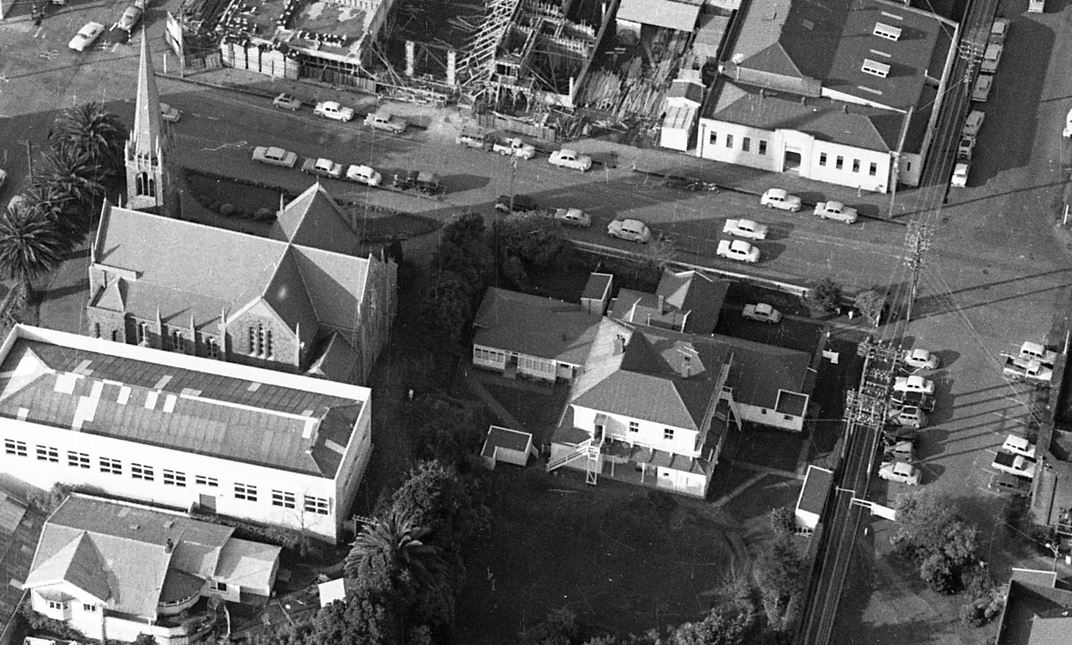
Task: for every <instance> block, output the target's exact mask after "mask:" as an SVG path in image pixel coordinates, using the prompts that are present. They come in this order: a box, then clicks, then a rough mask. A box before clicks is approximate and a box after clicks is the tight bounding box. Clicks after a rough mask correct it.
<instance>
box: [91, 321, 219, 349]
mask: <svg viewBox="0 0 1072 645" xmlns="http://www.w3.org/2000/svg"><path fill="white" fill-rule="evenodd" d="M135 330H136V331H135V340H136V342H137V344H139V345H140V344H142V343H144V342H146V339H147V338H149V334H150V331H149V323H146V322H140V323H138V325H137V327H135ZM93 335H94V336H96V337H97V338H100V337H101V326H100V323H93ZM198 337H199V338H200V339H201V344H202V345H203V346H204V348H205V356H207V357H209V358H219V356H220V345H219V343H218V342H217V341H216V339H215V338H212V337H211V336H204V335H202V334H198ZM112 341H114V342H117V343H118V342H120V338H119V330H118V329H113V330H112ZM162 342H163V344H164V349H166V350H170V351H173V352H181V353H183V354H186V353H188V350H189V347H188V346H187V345H186V332H185V331H183V330H181V329H173V330H171V332H170V333H168V334H166V335H164V336H163V338H162Z"/></svg>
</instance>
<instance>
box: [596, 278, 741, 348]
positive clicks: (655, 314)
mask: <svg viewBox="0 0 1072 645" xmlns="http://www.w3.org/2000/svg"><path fill="white" fill-rule="evenodd" d="M728 289H729V281H727V280H712V279H711V278H708V277H707V276H704V275H702V274H700V273H697V272H696V271H682V272H678V273H674V272H672V271H665V272H664V273H663V275H662V278H661V279H660V280H659V286H658V287H657V288H656V290H655V293H645V292H643V291H633V290H631V289H622V290H620V291H619V292H618V297H617V298H615V299H614V301H613V303H612V304H611V310H610V312H609V313H608V314H607V315H608V316H610V317H612V318H617V319H619V320H623V321H626V322H632V323H636V324H640V325H649V326H652V327H661V328H663V329H670V330H673V331H685V332H689V333H694V334H709V333H711V332H712V331H714V329H715V325H717V324H718V315H719V312H720V311H721V310H722V303H723V301H724V300H725V298H726V291H727V290H728ZM660 297H662V302H663V307H662V309H660V308H659V298H660ZM682 327H684V328H682Z"/></svg>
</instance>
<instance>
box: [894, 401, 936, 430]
mask: <svg viewBox="0 0 1072 645" xmlns="http://www.w3.org/2000/svg"><path fill="white" fill-rule="evenodd" d="M887 418H888V420H889V421H890V422H891V423H896V424H897V425H899V426H901V427H902V428H915V429H916V430H919V429H921V428H925V427H927V421H928V419H927V413H926V412H924V411H923V410H921V409H919V408H917V407H916V406H914V405H906V406H904V407H903V408H898V409H894V410H891V412H890V414H889V416H888V417H887Z"/></svg>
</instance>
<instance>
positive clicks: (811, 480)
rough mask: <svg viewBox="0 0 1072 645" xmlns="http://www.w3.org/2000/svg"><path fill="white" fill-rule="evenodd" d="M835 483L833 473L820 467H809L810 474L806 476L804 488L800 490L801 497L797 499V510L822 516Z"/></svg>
mask: <svg viewBox="0 0 1072 645" xmlns="http://www.w3.org/2000/svg"><path fill="white" fill-rule="evenodd" d="M833 481H834V473H833V472H832V471H829V470H827V469H826V468H819V467H818V466H808V473H807V475H805V476H804V488H802V489H800V497H799V498H798V499H797V508H798V509H800V510H802V511H808V512H809V513H815V514H816V515H821V514H822V512H823V506H824V505H825V504H826V497H827V494H828V493H829V492H830V485H831V484H832V483H833Z"/></svg>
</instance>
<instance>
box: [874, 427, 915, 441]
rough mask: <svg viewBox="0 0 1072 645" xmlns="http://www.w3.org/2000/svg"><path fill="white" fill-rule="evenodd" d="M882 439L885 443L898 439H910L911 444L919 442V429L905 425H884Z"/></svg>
mask: <svg viewBox="0 0 1072 645" xmlns="http://www.w3.org/2000/svg"><path fill="white" fill-rule="evenodd" d="M882 441H883V442H884V443H886V444H893V443H897V442H898V441H911V442H912V445H916V444H918V443H919V431H918V430H915V429H913V428H908V427H905V426H890V425H888V426H885V427H884V428H882Z"/></svg>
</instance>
